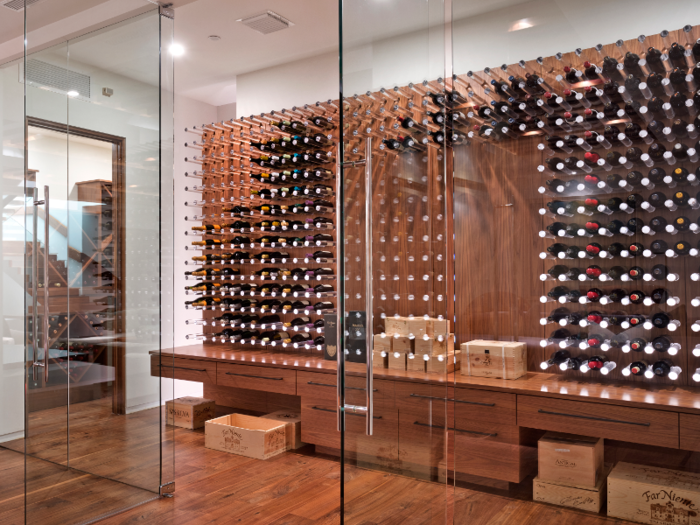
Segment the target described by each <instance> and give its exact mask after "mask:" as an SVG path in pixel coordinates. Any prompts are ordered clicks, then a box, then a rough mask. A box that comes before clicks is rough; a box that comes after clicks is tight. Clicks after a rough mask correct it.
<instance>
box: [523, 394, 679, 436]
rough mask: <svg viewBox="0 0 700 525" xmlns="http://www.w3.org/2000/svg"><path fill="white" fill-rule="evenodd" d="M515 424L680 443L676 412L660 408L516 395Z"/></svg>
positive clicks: (591, 434)
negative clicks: (652, 408)
mask: <svg viewBox="0 0 700 525" xmlns="http://www.w3.org/2000/svg"><path fill="white" fill-rule="evenodd" d="M518 425H519V426H521V427H530V428H540V429H543V430H554V431H557V432H566V433H569V434H583V435H586V436H591V437H603V438H606V439H616V440H619V441H628V442H631V443H642V444H645V445H655V446H659V447H669V448H678V447H679V424H678V414H677V413H675V412H666V411H663V410H651V409H644V408H631V407H623V406H616V405H607V404H603V403H589V402H582V401H566V400H562V399H550V398H546V397H536V396H524V395H523V396H521V395H519V396H518Z"/></svg>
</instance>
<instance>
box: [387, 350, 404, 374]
mask: <svg viewBox="0 0 700 525" xmlns="http://www.w3.org/2000/svg"><path fill="white" fill-rule="evenodd" d="M388 368H389V369H390V370H406V354H405V353H404V352H391V353H390V354H389V363H388Z"/></svg>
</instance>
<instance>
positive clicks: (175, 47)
mask: <svg viewBox="0 0 700 525" xmlns="http://www.w3.org/2000/svg"><path fill="white" fill-rule="evenodd" d="M170 54H171V55H173V56H174V57H179V56H182V55H184V54H185V48H184V47H182V45H181V44H171V45H170Z"/></svg>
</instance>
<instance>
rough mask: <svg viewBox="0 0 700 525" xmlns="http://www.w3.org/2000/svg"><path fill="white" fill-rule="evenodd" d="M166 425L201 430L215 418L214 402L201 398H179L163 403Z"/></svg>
mask: <svg viewBox="0 0 700 525" xmlns="http://www.w3.org/2000/svg"><path fill="white" fill-rule="evenodd" d="M165 412H166V414H167V424H168V425H174V426H176V427H182V428H191V429H195V428H202V427H203V426H204V422H205V421H207V420H208V419H214V418H215V417H216V402H215V401H212V400H211V399H204V398H201V397H180V398H177V399H173V400H172V401H166V402H165Z"/></svg>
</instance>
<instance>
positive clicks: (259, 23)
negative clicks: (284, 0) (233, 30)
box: [236, 11, 294, 35]
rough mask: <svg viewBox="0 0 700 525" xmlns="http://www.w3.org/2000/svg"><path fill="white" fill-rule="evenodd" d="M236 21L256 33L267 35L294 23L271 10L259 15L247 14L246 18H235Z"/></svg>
mask: <svg viewBox="0 0 700 525" xmlns="http://www.w3.org/2000/svg"><path fill="white" fill-rule="evenodd" d="M236 22H241V23H243V25H245V26H248V27H250V28H251V29H255V30H256V31H257V32H258V33H262V34H263V35H267V34H269V33H274V32H275V31H279V30H281V29H287V28H288V27H291V26H293V25H294V24H293V23H292V22H290V21H289V20H287V19H286V18H285V17H283V16H280V15H278V14H277V13H274V12H272V11H267V12H265V13H262V14H260V15H255V16H249V17H248V18H241V19H239V20H236Z"/></svg>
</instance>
